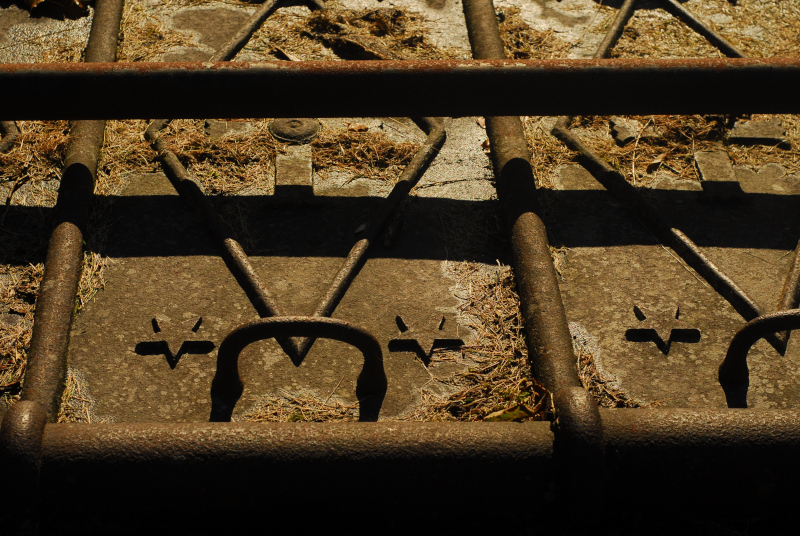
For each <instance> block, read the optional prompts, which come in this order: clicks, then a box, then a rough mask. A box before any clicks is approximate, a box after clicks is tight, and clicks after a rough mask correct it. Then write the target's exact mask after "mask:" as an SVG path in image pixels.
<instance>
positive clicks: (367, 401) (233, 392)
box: [211, 316, 386, 422]
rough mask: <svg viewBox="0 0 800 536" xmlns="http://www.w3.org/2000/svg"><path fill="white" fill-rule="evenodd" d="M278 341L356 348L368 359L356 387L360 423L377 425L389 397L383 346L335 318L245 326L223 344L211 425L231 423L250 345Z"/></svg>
mask: <svg viewBox="0 0 800 536" xmlns="http://www.w3.org/2000/svg"><path fill="white" fill-rule="evenodd" d="M277 337H283V338H289V337H313V338H325V339H333V340H337V341H341V342H344V343H347V344H350V345H352V346H355V347H356V348H357V349H358V350H359V351H360V352H361V354H362V355H363V356H364V367H363V368H362V370H361V374H360V375H359V377H358V381H357V383H356V396H357V397H358V400H359V406H360V408H359V420H361V421H376V420H378V414H379V413H380V408H381V405H382V403H383V398H384V396H385V395H386V373H385V372H384V370H383V353H382V352H381V345H380V343H379V342H378V341H377V340H376V339H375V337H373V336H372V335H371V334H370V333H369V332H367V331H365V330H364V329H362V328H360V327H358V326H355V325H353V324H350V323H349V322H345V321H344V320H338V319H334V318H315V317H308V316H277V317H272V318H262V319H261V320H255V321H253V322H249V323H247V324H243V325H241V326H239V327H237V328H236V329H234V330H233V331H231V332H230V333H229V334H228V335H227V336H226V337H225V340H223V341H222V344H220V346H219V351H218V353H217V372H216V374H215V375H214V380H213V381H212V382H211V421H216V422H224V421H230V419H231V415H232V414H233V409H234V407H235V406H236V402H237V401H238V400H239V398H240V397H241V396H242V392H243V390H244V385H243V384H242V381H241V379H240V377H239V354H241V353H242V351H243V350H244V349H245V348H246V347H247V346H248V345H250V344H252V343H254V342H257V341H261V340H265V339H272V338H277Z"/></svg>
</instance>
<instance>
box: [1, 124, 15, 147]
mask: <svg viewBox="0 0 800 536" xmlns="http://www.w3.org/2000/svg"><path fill="white" fill-rule="evenodd" d="M17 137H19V128H17V124H16V123H15V122H14V121H0V153H5V152H8V151H9V150H10V149H11V146H12V145H14V141H15V140H16V139H17Z"/></svg>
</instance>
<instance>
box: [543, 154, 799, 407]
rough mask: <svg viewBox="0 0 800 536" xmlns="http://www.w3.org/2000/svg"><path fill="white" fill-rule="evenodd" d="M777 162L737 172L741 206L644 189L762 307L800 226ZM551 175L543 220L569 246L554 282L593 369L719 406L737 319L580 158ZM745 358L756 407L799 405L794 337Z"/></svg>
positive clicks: (788, 182) (776, 288) (772, 298)
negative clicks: (784, 346)
mask: <svg viewBox="0 0 800 536" xmlns="http://www.w3.org/2000/svg"><path fill="white" fill-rule="evenodd" d="M773 171H775V170H772V169H771V167H770V169H768V170H767V172H765V173H764V174H763V175H760V176H759V174H758V173H753V174H752V175H753V176H752V177H750V179H749V180H748V181H746V182H745V181H743V183H742V186H743V187H744V191H745V193H746V194H747V196H746V200H745V201H744V202H743V203H742V204H736V205H730V204H719V203H708V201H707V200H705V192H702V191H696V190H692V189H683V188H680V185H679V184H676V185H675V186H676V187H675V188H672V187H670V186H671V185H670V183H669V182H668V181H662V182H661V186H662V188H659V189H654V190H643V193H645V194H646V195H647V197H648V198H649V199H650V201H651V203H653V204H654V205H655V206H656V207H657V208H658V210H659V211H660V213H661V214H662V215H663V216H665V217H666V218H668V220H669V221H671V222H672V224H673V225H674V226H675V227H677V228H679V229H681V230H682V231H684V232H685V233H686V234H687V235H688V236H689V237H690V238H692V239H693V240H694V241H695V242H696V243H697V244H698V245H699V246H700V247H701V248H702V249H703V251H704V252H705V253H706V254H707V255H708V256H709V257H710V258H711V260H712V261H713V262H714V263H715V264H716V265H717V266H718V267H719V268H721V269H722V270H723V271H724V272H725V273H726V274H728V275H729V276H730V277H731V278H732V279H733V280H734V281H736V282H737V284H739V285H740V286H741V287H742V288H743V289H744V290H745V291H746V292H747V293H748V294H750V296H751V297H753V299H755V300H756V301H757V302H758V303H759V304H761V306H762V307H763V308H764V309H765V310H767V311H771V310H773V309H774V307H775V304H776V303H777V300H778V296H779V293H780V289H781V287H782V285H783V279H784V277H785V274H786V271H787V270H788V267H789V263H790V260H791V256H790V255H789V253H790V252H791V250H792V249H793V248H794V246H795V245H796V241H797V237H798V236H800V217H799V216H798V215H797V211H796V210H795V208H794V207H795V206H796V203H797V196H798V195H800V187H798V186H800V183H798V182H796V181H795V178H794V177H792V178H787V177H786V176H782V177H781V178H776V175H777V173H772V174H771V175H770V172H773ZM558 182H559V184H560V186H559V190H557V191H554V192H552V198H553V205H552V207H553V213H552V214H551V216H552V217H551V218H550V226H549V229H550V231H551V234H552V236H553V237H554V238H555V240H556V242H557V243H558V244H560V245H564V246H566V247H567V248H568V250H567V254H566V257H565V261H564V265H563V268H562V281H561V290H562V293H563V297H564V303H565V306H566V309H567V317H568V318H569V320H570V321H571V322H572V323H573V328H574V329H575V331H576V333H578V332H580V333H585V334H587V340H588V341H589V342H588V345H589V347H590V350H591V352H592V353H593V355H594V358H595V361H596V364H597V366H598V369H599V370H600V371H601V372H602V373H603V374H605V375H606V376H607V377H609V378H611V379H613V380H614V381H616V382H617V384H618V386H619V388H621V389H622V390H624V391H625V392H627V393H628V394H629V395H631V396H632V397H634V398H635V399H637V400H639V401H640V402H642V403H650V404H658V405H662V406H668V407H707V408H714V407H725V405H726V404H725V397H724V394H723V392H722V389H721V388H720V387H719V384H718V382H717V368H718V366H719V364H720V363H721V362H722V359H723V357H724V355H725V352H726V350H727V346H728V344H729V343H730V340H731V339H732V337H733V335H734V334H735V333H736V331H737V330H738V329H739V328H740V327H741V326H742V325H743V324H744V320H743V319H742V318H741V317H740V316H739V315H738V314H737V313H736V312H735V311H734V310H733V308H732V307H731V306H730V305H729V304H728V303H727V302H726V301H725V300H724V299H722V298H721V297H720V296H719V295H718V294H717V293H716V292H714V291H713V290H712V289H711V288H710V287H709V286H708V285H707V283H705V282H704V281H702V280H701V278H700V277H699V276H698V275H697V274H696V273H694V272H693V271H692V270H691V269H690V268H688V267H687V266H685V264H684V263H683V262H682V261H680V260H679V259H678V258H677V255H675V254H674V253H673V252H671V251H670V250H668V249H666V248H664V247H662V246H661V245H659V244H658V243H656V241H655V239H654V237H653V236H652V235H650V233H649V232H648V231H647V229H646V228H645V227H644V226H643V225H642V224H641V223H639V222H638V220H636V219H635V218H634V217H633V216H632V215H631V214H630V213H629V212H628V211H627V210H626V209H624V208H623V207H620V206H619V205H618V204H617V203H616V202H615V201H614V200H613V198H612V197H611V196H610V195H609V194H608V193H606V192H605V191H604V190H602V189H598V186H597V182H596V181H595V180H594V179H593V178H592V177H591V176H590V175H589V174H588V172H586V171H585V170H584V169H583V168H581V167H579V166H577V165H568V166H563V167H562V168H560V169H559V181H558ZM755 184H758V188H754V185H755ZM681 330H682V332H681ZM698 333H699V336H698ZM749 363H750V371H751V372H750V374H751V376H750V378H751V386H750V396H749V402H750V406H751V407H760V408H767V407H775V408H797V407H800V386H798V380H800V372H798V371H800V367H798V364H800V342H798V337H796V336H795V337H793V338H792V340H791V341H790V344H789V349H788V351H787V353H786V356H780V355H778V354H777V352H775V350H773V349H772V348H771V347H770V346H769V345H767V344H766V343H764V342H763V341H762V342H759V343H758V344H756V345H755V346H754V348H753V350H752V351H751V352H750V357H749Z"/></svg>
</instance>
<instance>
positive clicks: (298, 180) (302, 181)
mask: <svg viewBox="0 0 800 536" xmlns="http://www.w3.org/2000/svg"><path fill="white" fill-rule="evenodd" d="M275 195H276V196H291V197H311V196H313V195H314V167H313V162H312V160H311V147H310V146H308V145H296V146H290V147H289V148H288V149H287V153H286V154H282V155H278V156H277V157H276V158H275Z"/></svg>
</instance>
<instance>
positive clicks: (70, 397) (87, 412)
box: [58, 369, 109, 423]
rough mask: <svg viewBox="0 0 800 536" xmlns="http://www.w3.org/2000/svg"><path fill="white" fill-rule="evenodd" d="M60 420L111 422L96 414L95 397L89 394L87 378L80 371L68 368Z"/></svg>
mask: <svg viewBox="0 0 800 536" xmlns="http://www.w3.org/2000/svg"><path fill="white" fill-rule="evenodd" d="M58 422H80V423H92V422H109V420H108V419H101V418H98V417H97V416H96V415H95V413H94V398H92V395H91V394H89V388H88V386H87V383H86V378H84V376H83V374H81V373H80V372H79V371H76V370H72V369H67V378H66V382H65V385H64V393H63V395H62V396H61V406H60V407H59V410H58Z"/></svg>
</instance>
